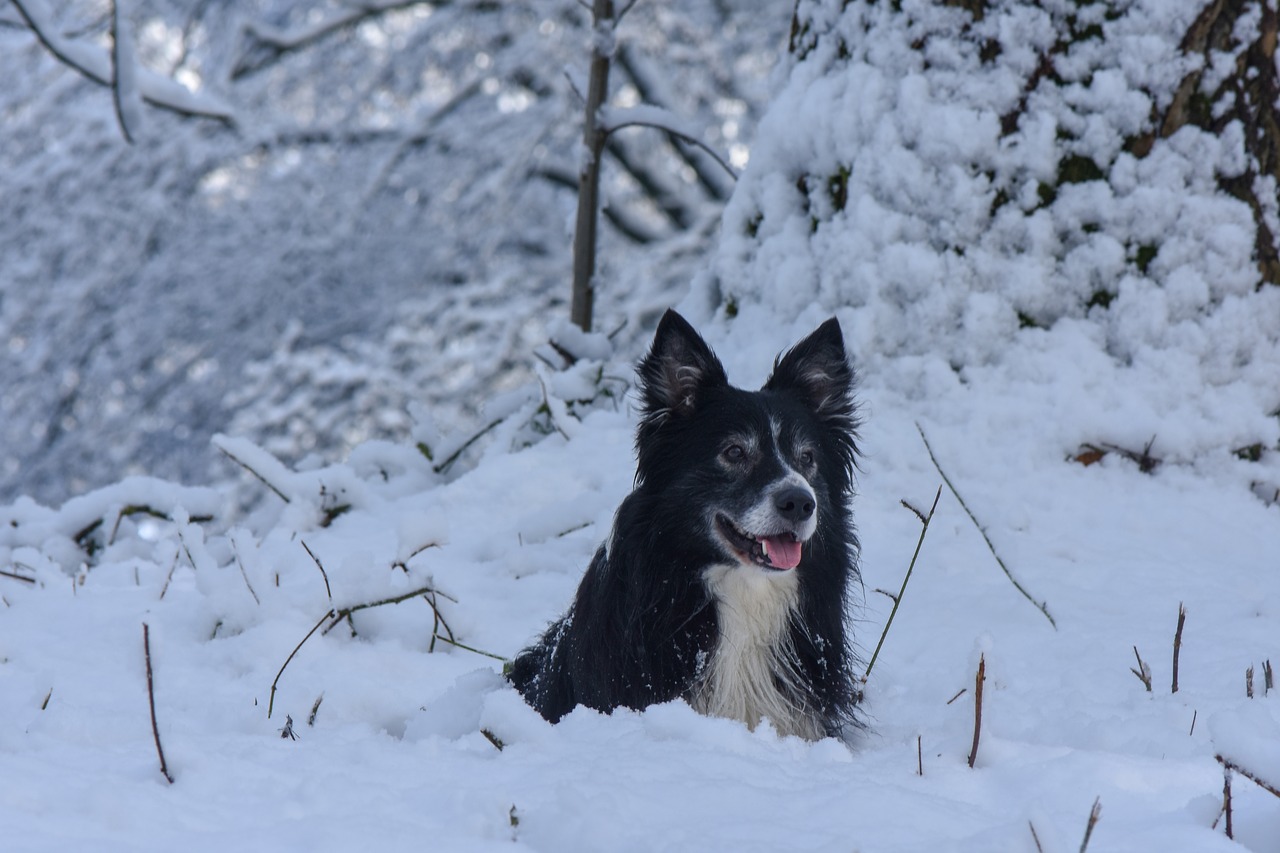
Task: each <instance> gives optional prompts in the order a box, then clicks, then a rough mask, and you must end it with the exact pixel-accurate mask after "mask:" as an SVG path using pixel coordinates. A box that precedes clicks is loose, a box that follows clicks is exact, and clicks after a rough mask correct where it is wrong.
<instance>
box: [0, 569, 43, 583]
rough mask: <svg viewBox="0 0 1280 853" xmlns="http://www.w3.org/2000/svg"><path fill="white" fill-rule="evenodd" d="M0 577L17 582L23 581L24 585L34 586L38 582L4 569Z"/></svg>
mask: <svg viewBox="0 0 1280 853" xmlns="http://www.w3.org/2000/svg"><path fill="white" fill-rule="evenodd" d="M0 577H6V578H13V579H14V580H16V581H22V582H23V583H29V584H34V583H35V582H36V579H35V578H29V577H27V576H26V575H20V574H18V573H17V572H7V571H5V570H4V569H0Z"/></svg>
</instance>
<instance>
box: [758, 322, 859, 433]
mask: <svg viewBox="0 0 1280 853" xmlns="http://www.w3.org/2000/svg"><path fill="white" fill-rule="evenodd" d="M763 390H765V391H790V392H792V393H795V394H797V395H799V397H800V398H801V399H802V400H804V402H805V403H807V404H808V406H809V408H810V409H812V410H813V411H814V413H816V414H817V415H818V416H819V417H821V418H827V419H830V418H851V417H852V416H853V398H852V393H853V368H852V367H850V366H849V358H848V356H847V355H846V354H845V351H844V333H843V332H842V331H841V330H840V321H839V320H837V319H836V318H835V317H832V318H831V319H830V320H828V321H827V322H825V323H823V324H822V325H821V326H819V327H818V328H817V329H815V330H814V331H813V332H812V333H811V334H810V335H809V337H807V338H805V339H804V340H802V341H801V342H800V343H798V344H796V345H795V346H794V347H792V348H791V349H790V350H788V351H787V353H786V355H784V356H782V357H781V358H780V359H778V361H776V362H775V363H774V366H773V375H772V376H770V377H769V381H768V382H766V383H765V384H764V389H763Z"/></svg>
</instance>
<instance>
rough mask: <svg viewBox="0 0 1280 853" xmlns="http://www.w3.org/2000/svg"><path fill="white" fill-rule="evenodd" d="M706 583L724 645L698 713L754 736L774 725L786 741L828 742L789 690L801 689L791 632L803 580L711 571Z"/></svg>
mask: <svg viewBox="0 0 1280 853" xmlns="http://www.w3.org/2000/svg"><path fill="white" fill-rule="evenodd" d="M704 580H705V582H706V584H707V589H708V590H710V592H711V594H712V595H713V596H714V598H715V604H716V616H717V620H718V621H719V624H720V637H719V640H718V641H717V643H716V646H715V649H714V650H713V651H712V653H711V657H710V659H709V660H708V661H707V663H706V666H705V668H704V670H703V672H702V676H701V678H700V679H699V682H698V686H697V687H696V688H695V689H694V695H693V701H692V704H693V707H694V708H695V709H697V710H698V711H699V712H701V713H703V714H708V715H711V716H716V717H728V718H729V719H734V720H741V721H742V722H744V723H746V724H747V726H748V727H749V728H752V729H754V728H755V727H756V726H757V725H759V723H760V720H761V719H768V720H769V721H770V722H772V723H773V726H774V728H776V729H777V730H778V732H779V733H780V734H784V735H797V736H799V737H802V738H805V739H807V740H818V739H820V738H822V737H823V736H825V735H826V732H825V731H823V729H822V726H821V725H820V723H819V721H818V720H817V719H816V718H815V717H814V716H813V715H812V714H809V713H806V712H805V710H804V709H803V708H799V707H796V705H795V704H794V702H793V701H792V700H791V699H790V697H789V695H788V694H790V695H799V694H800V693H801V691H792V690H786V689H785V685H787V684H788V683H790V684H795V683H797V682H798V681H799V677H798V675H797V674H796V672H795V667H794V664H793V657H794V655H793V653H792V648H791V634H790V630H789V629H790V626H791V620H792V618H793V616H794V614H795V610H796V604H797V599H798V595H799V590H798V578H797V576H796V573H795V572H794V571H788V572H768V571H765V570H762V569H760V568H757V567H755V566H745V565H742V564H740V563H735V564H728V565H719V566H712V567H710V568H708V569H707V570H706V573H705V575H704ZM779 682H781V683H782V684H783V685H784V689H783V690H779V689H778V683H779Z"/></svg>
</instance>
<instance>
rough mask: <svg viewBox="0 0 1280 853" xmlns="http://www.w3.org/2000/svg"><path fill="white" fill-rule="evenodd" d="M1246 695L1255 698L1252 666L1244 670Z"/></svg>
mask: <svg viewBox="0 0 1280 853" xmlns="http://www.w3.org/2000/svg"><path fill="white" fill-rule="evenodd" d="M1244 695H1245V696H1246V697H1248V698H1249V699H1252V698H1253V667H1252V666H1250V667H1249V668H1248V669H1246V670H1245V671H1244Z"/></svg>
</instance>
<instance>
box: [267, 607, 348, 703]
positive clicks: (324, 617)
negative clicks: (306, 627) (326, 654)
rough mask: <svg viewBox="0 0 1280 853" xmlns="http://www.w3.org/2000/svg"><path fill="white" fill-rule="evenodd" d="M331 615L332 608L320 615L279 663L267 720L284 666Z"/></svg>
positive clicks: (272, 683) (272, 687) (274, 701)
mask: <svg viewBox="0 0 1280 853" xmlns="http://www.w3.org/2000/svg"><path fill="white" fill-rule="evenodd" d="M332 615H333V610H332V609H329V610H326V611H325V614H324V615H323V616H321V617H320V621H319V622H316V624H315V625H314V626H313V627H312V628H311V630H310V631H308V632H307V636H305V637H303V638H302V639H301V640H300V641H299V642H298V645H296V646H294V647H293V651H291V652H289V656H288V657H287V658H285V659H284V663H282V664H280V671H279V672H277V673H276V677H275V678H274V679H272V681H271V696H270V698H269V699H268V700H267V719H268V720H269V719H271V712H272V711H273V710H274V709H275V706H276V685H277V684H279V683H280V676H282V675H284V669H285V667H287V666H288V665H289V661H291V660H293V656H294V655H296V654H297V653H298V650H299V649H301V648H302V644H303V643H305V642H306V641H307V640H310V639H311V635H312V634H314V633H315V632H316V631H318V630H320V626H321V625H323V624H324V620H326V619H328V618H329V617H330V616H332Z"/></svg>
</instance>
